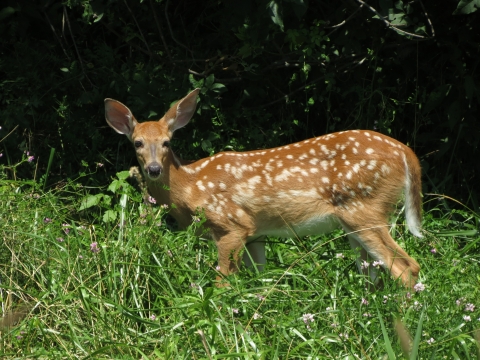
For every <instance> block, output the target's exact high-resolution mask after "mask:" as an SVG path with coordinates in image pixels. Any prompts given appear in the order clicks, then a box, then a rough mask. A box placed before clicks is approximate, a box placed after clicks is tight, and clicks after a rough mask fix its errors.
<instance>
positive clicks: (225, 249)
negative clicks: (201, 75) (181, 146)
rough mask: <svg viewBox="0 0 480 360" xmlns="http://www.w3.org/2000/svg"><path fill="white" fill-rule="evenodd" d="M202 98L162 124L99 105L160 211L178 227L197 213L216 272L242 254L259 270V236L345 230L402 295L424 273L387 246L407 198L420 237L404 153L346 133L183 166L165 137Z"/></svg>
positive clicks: (384, 141) (379, 139)
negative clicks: (399, 285) (127, 143)
mask: <svg viewBox="0 0 480 360" xmlns="http://www.w3.org/2000/svg"><path fill="white" fill-rule="evenodd" d="M198 92H199V89H196V90H194V91H192V92H191V93H189V94H188V95H187V96H186V97H185V98H183V99H182V100H180V101H179V102H177V103H176V104H175V105H173V106H172V107H171V108H170V110H168V112H167V113H166V114H165V116H164V117H163V118H161V119H160V120H159V121H147V122H143V123H139V122H137V121H136V120H135V118H134V116H133V115H132V113H131V111H130V110H129V109H128V108H127V107H126V106H125V105H123V104H122V103H120V102H118V101H116V100H112V99H106V100H105V116H106V120H107V122H108V124H109V125H110V126H111V127H112V128H113V129H114V130H116V131H117V132H118V133H121V134H124V135H126V136H127V137H128V138H129V139H130V140H131V141H132V143H133V145H134V147H135V150H136V153H137V158H138V161H139V163H140V166H141V169H142V171H143V173H144V176H145V178H146V180H147V185H148V189H149V192H150V194H151V195H152V196H153V197H154V198H155V199H156V200H157V202H158V203H160V204H167V205H171V204H175V206H174V207H171V212H170V213H171V215H173V217H174V218H175V219H176V220H177V221H178V223H179V224H180V226H183V227H185V226H187V225H188V224H189V223H190V222H191V221H192V216H194V215H195V213H196V212H197V211H198V210H200V209H203V211H204V212H205V216H206V219H207V221H206V226H207V227H208V228H209V229H210V231H211V234H212V237H213V239H214V240H215V242H216V245H217V248H218V257H219V261H218V262H219V266H220V271H221V273H223V274H225V275H228V274H231V273H234V272H236V271H238V268H239V265H240V261H241V256H240V254H241V253H242V250H243V249H244V248H245V247H246V249H247V250H248V253H249V254H250V256H245V255H244V260H245V261H246V263H247V264H249V265H251V263H250V259H252V260H253V261H254V262H255V263H256V264H258V266H259V267H260V268H262V267H263V265H264V264H265V247H264V242H263V241H258V239H259V238H261V237H262V236H264V235H275V236H283V237H292V236H305V235H309V234H312V235H313V234H320V233H325V232H329V231H331V230H333V229H335V228H336V227H339V226H341V227H343V229H344V230H345V231H346V232H347V233H348V234H349V240H350V243H351V245H352V246H353V247H358V246H361V249H362V257H363V260H366V255H367V253H368V254H369V255H370V257H371V258H373V260H377V261H381V262H382V263H383V265H382V266H383V267H384V268H386V269H388V270H390V272H391V274H392V276H393V277H394V278H401V280H402V281H403V283H404V284H405V285H406V286H407V287H411V286H413V285H414V284H415V282H416V279H417V276H418V272H419V270H420V267H419V265H418V263H417V262H416V261H415V260H414V259H412V258H411V257H410V256H409V255H408V254H407V253H406V252H405V251H404V250H403V249H402V248H401V247H400V246H398V244H397V243H396V242H395V241H394V240H393V239H392V237H391V236H390V233H389V228H390V227H389V224H388V216H389V214H390V213H391V211H392V210H393V208H394V206H395V204H396V203H397V201H398V200H399V199H400V197H401V194H402V192H405V201H406V219H407V224H408V228H409V229H410V231H411V232H412V233H413V234H414V235H416V236H421V234H420V225H421V196H420V191H421V179H420V175H421V172H420V164H419V161H418V159H417V157H416V156H415V154H414V153H413V151H412V150H411V149H410V148H408V147H407V146H405V145H403V144H402V143H400V142H398V141H396V140H394V139H392V138H389V137H388V136H385V135H382V134H379V133H376V132H373V131H362V130H352V131H343V132H338V133H334V134H328V135H325V136H320V137H317V138H314V139H309V140H305V141H302V142H298V143H295V144H290V145H286V146H282V147H278V148H274V149H268V150H257V151H249V152H241V153H238V152H221V153H218V154H216V155H214V156H212V157H209V158H205V159H201V160H198V161H196V162H184V161H183V160H182V159H180V158H178V157H177V156H176V155H175V154H174V153H173V151H172V150H171V149H170V147H169V145H170V139H171V138H172V136H173V133H174V131H175V130H178V129H179V128H181V127H183V126H185V125H186V124H187V123H188V122H189V120H190V118H191V117H192V116H193V114H194V112H195V108H196V103H197V95H198ZM164 185H166V186H164ZM358 264H359V265H360V261H358ZM371 270H374V269H371Z"/></svg>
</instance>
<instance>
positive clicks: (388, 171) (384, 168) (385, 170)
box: [381, 164, 390, 175]
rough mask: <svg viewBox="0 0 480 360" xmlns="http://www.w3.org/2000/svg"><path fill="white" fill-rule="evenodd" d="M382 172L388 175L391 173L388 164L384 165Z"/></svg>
mask: <svg viewBox="0 0 480 360" xmlns="http://www.w3.org/2000/svg"><path fill="white" fill-rule="evenodd" d="M381 169H382V172H383V173H384V174H385V175H386V174H389V173H390V168H389V167H388V166H387V165H386V164H382V168H381Z"/></svg>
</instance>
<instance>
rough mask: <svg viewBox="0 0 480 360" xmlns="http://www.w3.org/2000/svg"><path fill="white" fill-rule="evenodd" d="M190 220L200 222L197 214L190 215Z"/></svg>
mask: <svg viewBox="0 0 480 360" xmlns="http://www.w3.org/2000/svg"><path fill="white" fill-rule="evenodd" d="M192 220H193V221H195V222H200V218H199V217H198V216H192Z"/></svg>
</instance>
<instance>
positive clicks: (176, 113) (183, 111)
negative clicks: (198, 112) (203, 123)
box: [165, 89, 200, 132]
mask: <svg viewBox="0 0 480 360" xmlns="http://www.w3.org/2000/svg"><path fill="white" fill-rule="evenodd" d="M199 92H200V89H195V90H193V91H192V92H191V93H189V94H188V95H187V96H185V97H184V98H183V99H182V100H180V101H178V102H177V103H176V104H175V105H173V106H172V107H171V108H170V110H168V111H167V113H166V114H165V120H166V121H167V124H168V128H169V129H170V131H171V132H174V131H175V130H178V129H180V128H182V127H184V126H185V125H187V124H188V122H189V121H190V119H191V118H192V116H193V114H195V109H196V108H197V96H198V93H199Z"/></svg>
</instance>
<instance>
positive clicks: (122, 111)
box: [105, 99, 137, 140]
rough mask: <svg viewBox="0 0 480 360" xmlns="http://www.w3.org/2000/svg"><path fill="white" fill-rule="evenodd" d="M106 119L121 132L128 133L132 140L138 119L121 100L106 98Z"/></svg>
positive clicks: (113, 127)
mask: <svg viewBox="0 0 480 360" xmlns="http://www.w3.org/2000/svg"><path fill="white" fill-rule="evenodd" d="M105 120H107V123H108V125H110V127H111V128H112V129H113V130H115V131H116V132H117V133H119V134H123V135H127V137H128V138H129V139H130V140H131V139H132V134H133V129H134V128H135V126H136V125H137V120H135V117H134V116H133V114H132V112H131V111H130V109H129V108H128V107H126V106H125V105H123V104H122V103H121V102H120V101H117V100H113V99H105Z"/></svg>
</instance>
